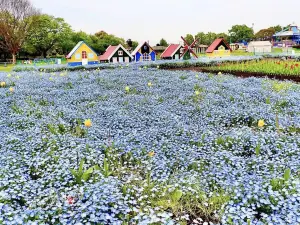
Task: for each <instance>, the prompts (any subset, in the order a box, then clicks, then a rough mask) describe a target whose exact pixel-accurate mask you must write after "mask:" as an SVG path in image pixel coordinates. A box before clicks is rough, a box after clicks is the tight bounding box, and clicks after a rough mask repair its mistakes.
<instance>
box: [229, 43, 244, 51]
mask: <svg viewBox="0 0 300 225" xmlns="http://www.w3.org/2000/svg"><path fill="white" fill-rule="evenodd" d="M230 48H231V50H232V51H237V50H239V51H246V50H247V47H246V46H245V44H244V43H231V44H230Z"/></svg>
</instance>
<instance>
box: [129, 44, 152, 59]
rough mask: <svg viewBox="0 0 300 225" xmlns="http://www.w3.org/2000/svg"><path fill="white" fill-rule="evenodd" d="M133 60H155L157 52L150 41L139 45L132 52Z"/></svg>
mask: <svg viewBox="0 0 300 225" xmlns="http://www.w3.org/2000/svg"><path fill="white" fill-rule="evenodd" d="M131 55H132V57H133V61H135V62H139V61H155V60H156V53H155V51H154V50H153V48H152V47H151V46H150V45H149V44H148V42H146V41H145V42H143V43H141V44H140V45H138V46H137V47H136V48H135V50H134V51H133V52H132V53H131Z"/></svg>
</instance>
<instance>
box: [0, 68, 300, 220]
mask: <svg viewBox="0 0 300 225" xmlns="http://www.w3.org/2000/svg"><path fill="white" fill-rule="evenodd" d="M0 82H5V84H4V85H1V87H0V98H1V101H0V113H1V118H0V224H77V225H79V224H120V225H126V224H127V225H129V224H153V225H156V224H169V225H171V224H182V225H183V224H203V225H208V224H209V225H211V224H215V225H216V224H223V225H225V224H228V225H236V224H245V225H249V224H251V225H252V224H257V225H258V224H270V225H271V224H273V225H280V224H294V225H298V224H299V223H300V207H299V205H300V182H299V181H300V161H299V159H300V151H299V149H300V87H299V85H297V84H294V83H289V82H285V83H283V82H277V81H274V80H267V79H257V78H249V79H240V78H235V77H232V76H225V75H218V76H214V75H211V74H201V73H195V72H187V71H180V72H175V71H165V70H160V69H156V68H153V69H149V68H146V69H145V68H143V69H136V68H132V67H123V68H119V69H114V70H100V71H99V70H94V71H76V72H65V71H62V72H53V73H44V72H38V71H31V72H20V73H12V74H10V75H8V74H4V73H1V74H0ZM149 83H150V84H151V85H149ZM10 87H13V91H10V89H9V88H10Z"/></svg>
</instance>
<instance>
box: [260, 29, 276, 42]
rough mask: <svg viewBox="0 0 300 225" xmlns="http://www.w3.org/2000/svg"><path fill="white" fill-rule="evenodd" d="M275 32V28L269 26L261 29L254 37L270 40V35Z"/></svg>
mask: <svg viewBox="0 0 300 225" xmlns="http://www.w3.org/2000/svg"><path fill="white" fill-rule="evenodd" d="M275 33H276V30H275V28H273V27H269V28H268V29H261V30H260V31H258V32H257V33H256V34H255V38H256V39H259V40H271V39H272V35H273V34H275Z"/></svg>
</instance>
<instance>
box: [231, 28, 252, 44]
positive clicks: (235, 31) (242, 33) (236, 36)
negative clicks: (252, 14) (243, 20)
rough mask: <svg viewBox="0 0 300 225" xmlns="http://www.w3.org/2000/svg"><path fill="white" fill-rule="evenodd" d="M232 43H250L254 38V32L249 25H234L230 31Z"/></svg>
mask: <svg viewBox="0 0 300 225" xmlns="http://www.w3.org/2000/svg"><path fill="white" fill-rule="evenodd" d="M229 35H230V38H231V40H232V42H240V41H250V40H251V39H252V38H253V37H254V32H253V29H252V28H251V27H248V26H247V25H234V26H232V28H231V29H230V30H229Z"/></svg>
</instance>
